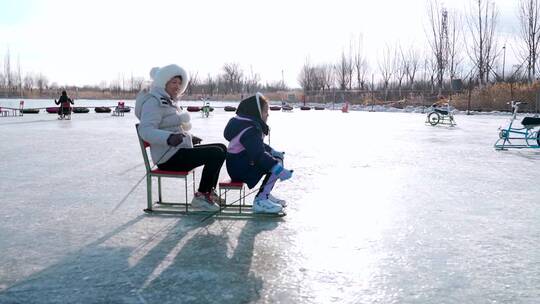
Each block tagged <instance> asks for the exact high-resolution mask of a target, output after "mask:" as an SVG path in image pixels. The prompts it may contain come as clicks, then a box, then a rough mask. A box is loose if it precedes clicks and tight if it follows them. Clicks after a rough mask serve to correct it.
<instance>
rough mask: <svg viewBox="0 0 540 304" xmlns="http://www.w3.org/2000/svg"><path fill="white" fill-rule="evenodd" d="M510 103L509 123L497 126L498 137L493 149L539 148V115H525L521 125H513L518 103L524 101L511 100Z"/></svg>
mask: <svg viewBox="0 0 540 304" xmlns="http://www.w3.org/2000/svg"><path fill="white" fill-rule="evenodd" d="M510 104H511V105H512V118H511V119H510V124H509V125H508V127H506V128H502V127H499V139H498V140H497V141H496V142H495V144H494V145H493V146H494V147H495V149H497V150H504V149H508V148H514V149H524V148H532V149H538V148H540V128H539V127H540V117H538V116H535V117H531V116H528V117H525V118H523V120H522V121H521V125H522V126H523V127H521V128H516V127H513V124H514V121H515V120H516V116H517V113H518V110H519V105H521V104H526V103H523V102H519V101H512V102H511V103H510ZM510 140H515V141H517V143H512V142H511V141H510Z"/></svg>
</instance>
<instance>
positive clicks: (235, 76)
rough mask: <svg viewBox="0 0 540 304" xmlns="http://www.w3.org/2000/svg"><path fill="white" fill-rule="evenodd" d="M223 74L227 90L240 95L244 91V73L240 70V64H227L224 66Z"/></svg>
mask: <svg viewBox="0 0 540 304" xmlns="http://www.w3.org/2000/svg"><path fill="white" fill-rule="evenodd" d="M223 72H224V73H225V74H224V75H223V76H224V81H225V85H226V87H225V89H226V90H227V92H230V93H240V92H241V91H242V78H243V75H244V72H243V71H242V69H241V68H240V64H238V63H236V62H235V63H226V64H224V65H223Z"/></svg>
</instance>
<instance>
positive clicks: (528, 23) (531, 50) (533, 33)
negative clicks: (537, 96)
mask: <svg viewBox="0 0 540 304" xmlns="http://www.w3.org/2000/svg"><path fill="white" fill-rule="evenodd" d="M539 15H540V6H539V5H538V0H520V1H519V23H520V26H521V27H520V32H521V39H522V40H523V43H524V47H523V49H524V51H522V52H521V57H522V58H523V60H524V61H525V62H526V63H527V80H528V82H529V83H532V81H533V80H534V78H535V77H536V67H537V62H538V43H539V42H540V23H539V22H538V21H539Z"/></svg>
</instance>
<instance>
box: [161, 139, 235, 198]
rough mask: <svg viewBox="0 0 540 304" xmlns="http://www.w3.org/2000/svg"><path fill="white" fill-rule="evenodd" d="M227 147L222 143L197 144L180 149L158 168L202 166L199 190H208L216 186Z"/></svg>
mask: <svg viewBox="0 0 540 304" xmlns="http://www.w3.org/2000/svg"><path fill="white" fill-rule="evenodd" d="M226 155H227V147H226V146H225V145H223V144H208V145H197V146H194V147H193V148H192V149H180V150H178V152H176V154H174V155H173V156H172V157H171V158H169V160H167V161H166V162H164V163H163V164H159V165H158V168H159V169H161V170H169V171H190V170H193V169H194V168H197V167H199V166H203V165H204V168H203V171H202V176H201V182H200V184H199V190H198V191H199V192H205V193H207V192H210V191H212V190H213V189H215V188H216V186H217V183H218V179H219V171H220V170H221V166H222V165H223V162H224V161H225V157H226Z"/></svg>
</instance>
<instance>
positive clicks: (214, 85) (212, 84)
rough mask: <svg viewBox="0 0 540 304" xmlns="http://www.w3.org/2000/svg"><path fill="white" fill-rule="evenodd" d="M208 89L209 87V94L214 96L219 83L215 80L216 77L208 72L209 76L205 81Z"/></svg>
mask: <svg viewBox="0 0 540 304" xmlns="http://www.w3.org/2000/svg"><path fill="white" fill-rule="evenodd" d="M204 85H205V87H206V89H207V92H206V93H207V94H209V95H210V96H213V95H214V92H215V91H216V89H217V83H216V80H214V78H212V75H210V74H208V76H207V77H206V81H205V83H204Z"/></svg>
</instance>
